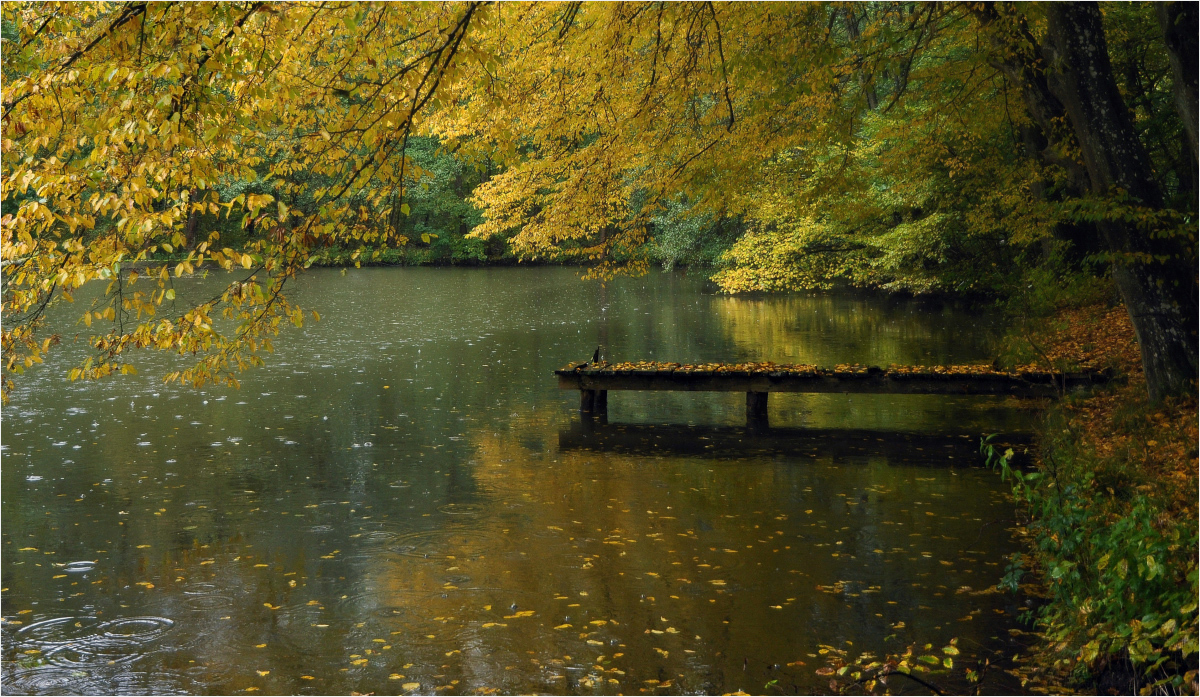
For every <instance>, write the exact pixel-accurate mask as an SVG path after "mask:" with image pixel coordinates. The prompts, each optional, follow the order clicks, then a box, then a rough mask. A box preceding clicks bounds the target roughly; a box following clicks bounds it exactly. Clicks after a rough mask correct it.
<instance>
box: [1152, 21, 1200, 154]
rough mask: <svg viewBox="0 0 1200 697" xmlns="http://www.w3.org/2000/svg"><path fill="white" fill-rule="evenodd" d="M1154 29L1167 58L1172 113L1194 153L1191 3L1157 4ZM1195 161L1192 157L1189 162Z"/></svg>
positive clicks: (1196, 25)
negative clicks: (1172, 85)
mask: <svg viewBox="0 0 1200 697" xmlns="http://www.w3.org/2000/svg"><path fill="white" fill-rule="evenodd" d="M1154 9H1155V12H1156V13H1157V14H1158V25H1159V27H1161V28H1162V33H1163V40H1164V41H1165V42H1166V44H1167V57H1168V58H1169V59H1170V60H1171V73H1172V75H1173V77H1174V83H1175V110H1176V111H1178V112H1179V118H1181V119H1183V128H1184V131H1186V132H1187V136H1188V145H1190V146H1191V152H1192V153H1193V155H1194V154H1195V153H1196V126H1197V123H1196V120H1197V114H1196V109H1197V106H1198V105H1197V100H1198V99H1200V96H1198V95H1200V92H1198V91H1197V88H1196V82H1197V76H1196V73H1197V72H1198V71H1200V61H1198V60H1197V46H1196V39H1197V34H1198V33H1200V19H1198V14H1200V13H1198V12H1197V10H1196V3H1194V2H1157V3H1155V4H1154ZM1192 159H1193V160H1194V159H1195V158H1194V157H1193V158H1192Z"/></svg>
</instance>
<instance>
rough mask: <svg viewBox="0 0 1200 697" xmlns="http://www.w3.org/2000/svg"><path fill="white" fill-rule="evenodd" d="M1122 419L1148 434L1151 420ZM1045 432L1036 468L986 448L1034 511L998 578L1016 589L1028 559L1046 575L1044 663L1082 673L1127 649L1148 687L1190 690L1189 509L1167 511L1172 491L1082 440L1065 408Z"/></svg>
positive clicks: (1193, 587)
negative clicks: (1019, 547)
mask: <svg viewBox="0 0 1200 697" xmlns="http://www.w3.org/2000/svg"><path fill="white" fill-rule="evenodd" d="M1134 411H1136V408H1135V410H1134ZM1131 413H1133V412H1132V411H1131ZM1193 413H1194V412H1193ZM1135 421H1136V419H1135ZM1127 428H1129V430H1130V431H1131V432H1135V431H1138V430H1139V429H1141V430H1142V431H1143V432H1142V433H1141V434H1140V435H1141V436H1143V437H1144V438H1145V437H1147V436H1148V435H1150V436H1152V435H1155V432H1154V431H1152V430H1150V429H1147V424H1142V425H1141V426H1137V425H1134V424H1132V423H1131V424H1129V425H1128V426H1127ZM1145 431H1150V432H1149V433H1146V432H1145ZM1043 432H1044V433H1045V434H1047V436H1048V439H1049V440H1048V442H1046V443H1044V444H1043V452H1044V462H1045V465H1044V466H1043V467H1042V468H1041V469H1040V470H1039V471H1034V472H1023V471H1021V470H1019V469H1016V468H1013V467H1011V466H1010V464H1009V463H1010V459H1011V458H1012V451H1011V450H1008V451H1006V452H1004V453H1000V452H999V451H998V450H997V449H996V448H995V447H994V446H993V445H992V444H991V443H990V442H987V441H985V442H984V444H983V450H984V453H985V454H986V455H987V457H988V460H989V462H991V463H992V464H993V466H994V467H995V468H996V469H998V470H1000V472H1001V476H1003V477H1004V478H1005V479H1006V480H1009V481H1011V482H1012V485H1013V493H1014V495H1015V496H1016V497H1017V499H1018V500H1019V501H1021V502H1022V503H1023V504H1024V505H1025V506H1027V508H1028V513H1029V516H1030V518H1031V519H1032V522H1031V523H1030V524H1029V526H1028V533H1029V536H1030V539H1031V541H1032V546H1031V548H1030V550H1029V551H1027V552H1022V553H1019V554H1017V555H1014V557H1013V560H1012V564H1011V565H1010V567H1009V570H1008V574H1007V576H1006V577H1005V582H1004V583H1005V585H1007V586H1008V587H1010V588H1012V589H1014V590H1015V588H1016V586H1017V584H1018V583H1019V582H1020V580H1021V578H1022V577H1023V576H1024V575H1025V574H1026V573H1028V572H1029V571H1030V570H1032V569H1036V570H1037V571H1039V572H1040V574H1041V576H1042V577H1043V581H1044V584H1045V588H1046V591H1047V592H1048V596H1049V597H1048V602H1046V603H1045V604H1044V605H1043V606H1042V607H1041V609H1040V611H1039V614H1038V617H1037V623H1038V625H1039V626H1040V627H1041V629H1043V630H1044V632H1045V640H1046V646H1047V650H1048V658H1049V659H1050V660H1051V661H1052V664H1051V666H1050V667H1052V668H1054V669H1056V670H1058V671H1067V672H1070V673H1071V674H1072V675H1073V677H1074V679H1075V680H1077V681H1084V680H1087V679H1089V678H1091V677H1092V674H1093V671H1094V670H1095V669H1097V668H1098V667H1101V666H1103V665H1104V663H1105V662H1106V661H1107V660H1108V659H1109V658H1110V657H1111V656H1114V655H1117V656H1122V655H1124V656H1128V658H1129V660H1130V661H1132V663H1133V664H1134V666H1136V667H1137V669H1138V670H1139V672H1140V673H1141V674H1142V676H1143V684H1145V685H1147V686H1148V687H1149V688H1150V689H1155V690H1164V689H1167V690H1171V691H1173V692H1178V691H1179V690H1181V689H1182V690H1186V689H1188V686H1190V684H1191V681H1192V680H1194V679H1195V675H1196V673H1195V664H1196V656H1197V612H1196V610H1197V580H1198V579H1197V561H1196V550H1197V545H1198V544H1200V539H1198V536H1197V529H1196V524H1195V520H1194V518H1190V517H1187V516H1183V517H1180V516H1173V515H1171V514H1170V512H1169V511H1170V508H1171V506H1170V503H1169V500H1168V499H1169V496H1168V495H1166V494H1165V492H1163V491H1162V490H1161V488H1160V487H1158V486H1155V484H1154V482H1151V481H1148V480H1147V474H1146V472H1145V471H1144V469H1142V468H1139V467H1137V466H1135V465H1133V464H1131V460H1130V459H1129V458H1125V457H1122V456H1121V455H1122V454H1117V455H1113V454H1105V453H1101V452H1097V451H1096V450H1095V449H1094V448H1091V447H1088V446H1086V445H1085V444H1084V441H1083V439H1081V438H1080V437H1079V434H1078V431H1077V430H1075V429H1074V428H1072V424H1071V423H1069V422H1068V421H1067V419H1066V417H1065V416H1064V413H1063V411H1062V410H1061V409H1058V410H1055V411H1054V412H1052V415H1051V417H1050V421H1049V423H1047V425H1046V428H1045V429H1044V431H1043ZM1132 435H1138V434H1136V433H1133V434H1132ZM1158 437H1160V438H1161V437H1162V436H1161V434H1159V435H1158ZM1143 442H1145V440H1143ZM1149 442H1151V443H1155V442H1156V441H1154V440H1153V439H1149Z"/></svg>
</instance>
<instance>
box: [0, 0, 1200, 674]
mask: <svg viewBox="0 0 1200 697" xmlns="http://www.w3.org/2000/svg"><path fill="white" fill-rule="evenodd" d="M1196 37H1197V16H1196V6H1195V5H1192V4H1187V3H1175V2H1169V3H1156V4H1150V3H1139V4H1117V3H1112V4H1108V3H1106V4H1093V3H1054V4H1046V5H1040V4H1038V5H1034V4H1010V3H939V4H932V3H886V2H882V3H865V4H850V3H846V4H843V3H821V4H786V5H781V4H773V3H764V4H747V5H726V4H713V3H690V4H672V3H613V4H589V3H564V4H539V3H529V4H521V3H513V4H499V5H496V4H486V3H461V4H431V5H410V4H385V3H381V4H373V3H344V4H328V3H326V4H320V5H316V4H306V3H261V2H230V3H192V4H169V3H142V2H107V3H96V4H89V5H73V4H69V3H54V2H46V3H42V2H37V3H32V2H31V3H16V2H15V3H6V4H5V5H4V8H3V45H4V53H3V66H2V69H3V78H4V87H3V101H2V108H3V122H2V126H0V128H2V133H3V140H2V153H3V158H4V168H3V190H2V193H0V195H2V198H3V201H4V214H3V220H2V226H0V233H2V239H0V241H2V252H3V303H4V305H3V309H4V314H5V326H4V328H3V350H4V354H5V356H4V380H5V385H6V388H5V394H6V395H7V391H8V385H11V380H13V379H18V378H17V376H19V374H20V373H21V372H22V371H23V370H25V369H26V368H29V367H32V366H33V365H34V364H36V363H38V362H40V361H41V360H42V356H43V355H44V354H45V353H46V352H48V351H51V350H53V348H54V346H55V344H56V343H57V342H58V340H59V337H57V336H54V335H50V334H47V333H46V332H45V331H44V330H43V329H42V324H41V320H42V319H43V317H44V314H45V311H46V308H47V307H48V306H49V305H50V304H51V303H54V302H58V301H59V300H60V299H70V297H71V293H73V292H74V291H75V290H76V289H78V288H79V287H80V286H82V285H84V284H85V283H88V282H90V281H94V280H97V279H99V280H102V281H105V282H107V283H108V284H109V287H108V292H107V293H106V294H105V295H104V297H103V298H102V299H101V300H100V301H98V302H97V304H95V305H94V306H91V307H87V308H82V307H81V308H78V310H77V311H78V312H79V314H80V321H81V322H82V323H83V324H84V325H86V327H87V328H88V331H89V332H90V333H91V335H90V338H89V341H90V342H91V345H92V347H93V348H94V352H93V355H92V356H91V357H90V358H88V359H87V360H86V361H85V362H84V363H83V364H81V365H79V366H78V367H76V368H75V369H74V370H73V371H72V374H71V377H72V378H73V379H76V378H99V377H104V376H106V375H110V374H113V373H116V372H124V371H129V370H131V367H130V366H129V365H128V363H127V362H126V361H125V360H124V359H123V356H124V355H125V354H126V352H127V351H130V350H134V349H160V350H166V351H172V352H176V353H178V354H180V355H182V356H187V357H189V361H190V362H189V363H188V365H186V366H184V367H181V368H180V369H179V370H177V371H175V372H173V373H171V374H169V375H167V376H166V377H167V379H168V380H178V381H181V382H185V383H191V384H196V385H199V384H203V383H205V382H209V381H220V382H227V383H230V384H237V377H236V376H237V374H238V372H239V371H241V370H244V369H246V368H249V367H251V366H253V365H257V364H259V363H261V361H262V358H261V354H262V352H264V351H270V350H271V348H272V346H273V342H274V341H275V337H276V336H277V335H278V334H279V331H280V328H281V327H282V326H284V325H285V324H287V323H288V322H291V323H294V324H301V323H303V322H304V321H305V318H306V314H305V312H304V310H303V308H300V307H299V306H297V305H295V304H293V303H292V302H290V301H289V300H288V296H287V293H286V292H285V291H286V288H287V284H288V283H289V282H290V281H291V280H292V279H294V278H295V276H296V275H297V274H298V273H300V272H302V270H303V269H304V268H307V267H309V266H311V265H314V264H362V263H406V264H408V263H471V264H475V263H478V264H483V263H514V262H517V261H521V262H551V263H574V264H581V265H584V266H586V267H587V268H588V269H589V275H590V276H591V277H592V278H598V279H601V280H603V279H608V278H611V277H612V276H613V275H615V274H622V273H629V274H639V273H644V272H645V271H646V270H647V269H648V268H649V267H650V265H651V264H663V265H665V266H668V267H670V266H674V265H688V266H694V267H706V268H710V269H711V273H712V274H713V278H714V280H715V281H716V283H718V284H719V285H720V286H721V287H722V288H723V289H724V290H726V291H728V292H751V291H754V292H763V291H768V292H769V291H784V290H797V289H829V288H840V287H856V288H870V289H878V290H882V291H890V292H905V293H942V294H957V295H964V296H970V297H973V298H975V299H977V300H986V301H989V302H993V301H994V302H999V303H1002V304H1004V305H1005V306H1006V307H1007V308H1008V309H1009V311H1010V315H1011V317H1012V318H1013V323H1014V327H1016V328H1015V329H1014V332H1013V336H1012V340H1011V341H1010V342H1009V350H1008V352H1007V353H1006V355H1004V356H1000V357H998V361H1000V362H1001V363H1008V364H1009V365H1014V364H1020V363H1025V362H1029V361H1041V362H1043V363H1046V364H1049V365H1050V366H1051V367H1055V368H1058V369H1069V368H1077V367H1084V366H1095V365H1098V364H1109V365H1112V366H1115V367H1118V368H1120V369H1121V370H1122V372H1123V374H1124V375H1126V376H1127V377H1128V380H1127V382H1126V383H1125V386H1124V387H1114V388H1112V389H1113V390H1115V391H1113V392H1109V393H1107V396H1105V395H1101V396H1098V397H1095V398H1094V399H1099V400H1101V401H1100V402H1093V401H1087V400H1084V401H1083V402H1073V401H1071V400H1067V401H1066V402H1065V403H1064V405H1063V406H1062V407H1061V408H1060V409H1058V410H1056V411H1055V412H1054V418H1059V419H1062V422H1063V423H1064V424H1066V427H1065V428H1062V429H1059V430H1060V431H1062V430H1065V431H1066V432H1067V433H1068V434H1069V437H1068V438H1066V439H1065V440H1064V439H1062V438H1059V437H1058V436H1055V438H1054V439H1047V440H1046V442H1045V444H1044V448H1045V450H1044V453H1043V464H1044V465H1045V467H1044V471H1043V472H1041V473H1039V475H1038V477H1040V478H1038V477H1035V478H1032V479H1031V478H1018V480H1017V487H1018V494H1019V495H1020V496H1021V497H1022V498H1023V500H1025V501H1026V502H1027V503H1028V504H1029V505H1030V507H1031V515H1033V520H1035V521H1037V522H1036V523H1035V524H1033V525H1031V526H1030V528H1029V529H1030V534H1031V536H1032V539H1033V543H1032V545H1033V547H1032V548H1033V549H1034V552H1033V553H1031V555H1029V556H1028V557H1027V558H1026V559H1025V560H1024V561H1021V560H1018V561H1017V562H1016V567H1015V569H1016V572H1019V571H1020V570H1021V569H1024V568H1035V569H1037V570H1039V573H1041V574H1042V578H1043V579H1044V580H1045V582H1046V583H1047V584H1048V585H1047V587H1048V588H1050V589H1051V590H1052V593H1051V596H1052V602H1050V603H1048V604H1047V605H1046V607H1047V608H1049V609H1047V610H1045V611H1044V612H1043V614H1042V618H1043V625H1042V628H1043V630H1044V631H1045V632H1046V636H1047V637H1050V638H1051V639H1052V641H1047V643H1046V647H1047V648H1046V656H1047V657H1048V658H1047V661H1046V663H1045V666H1043V667H1044V668H1045V670H1046V671H1049V673H1052V674H1055V675H1060V676H1061V675H1066V676H1068V677H1069V678H1070V679H1071V680H1074V681H1076V683H1077V684H1085V683H1086V681H1087V680H1100V678H1099V677H1097V676H1104V675H1113V674H1117V673H1120V670H1123V669H1122V668H1120V667H1121V666H1132V668H1129V669H1128V670H1127V671H1126V672H1128V673H1131V674H1136V675H1139V676H1142V677H1141V678H1138V680H1142V682H1138V683H1137V684H1138V685H1139V686H1149V687H1147V689H1157V690H1167V689H1170V690H1183V691H1186V690H1187V689H1192V690H1194V689H1195V687H1194V686H1195V675H1196V673H1195V657H1196V654H1197V647H1196V639H1195V633H1196V603H1195V599H1196V583H1197V571H1196V534H1195V520H1196V512H1195V502H1194V501H1192V502H1191V503H1188V502H1186V501H1181V500H1177V499H1176V498H1173V496H1172V495H1169V494H1170V492H1164V491H1162V490H1161V489H1160V488H1155V487H1154V486H1153V482H1154V478H1155V477H1157V476H1160V475H1161V474H1162V473H1163V472H1172V473H1175V474H1179V475H1181V476H1183V480H1182V481H1183V484H1184V485H1185V487H1186V486H1192V488H1191V490H1194V488H1195V487H1194V481H1195V463H1196V449H1195V431H1194V428H1192V429H1191V430H1189V429H1188V428H1186V427H1185V428H1183V429H1182V430H1178V429H1174V427H1173V426H1170V424H1176V423H1183V424H1185V426H1186V424H1188V423H1191V424H1192V425H1193V426H1194V421H1195V406H1194V405H1195V389H1196V374H1197V357H1196V356H1197V343H1196V337H1197V326H1196V325H1197V315H1198V312H1197V285H1196V283H1197V278H1196V268H1197V256H1196V227H1197V226H1196V205H1197V144H1196V143H1197V136H1196V130H1197V114H1196V108H1197V90H1196V87H1197V85H1196V82H1197V80H1196V76H1197V53H1196V50H1197V46H1196V43H1197V42H1196ZM214 266H219V267H223V268H225V269H227V270H229V271H232V272H236V273H237V275H236V277H235V280H232V281H231V282H230V283H229V285H228V287H227V289H226V290H225V292H224V293H222V294H221V295H219V296H217V297H214V298H212V299H210V300H208V301H205V302H202V303H199V304H195V305H188V306H184V305H182V304H180V303H177V302H176V301H175V291H174V288H173V283H174V279H176V278H179V277H182V276H185V275H188V274H192V273H194V272H196V271H197V270H199V269H202V268H205V267H214ZM307 316H311V315H307ZM1080 337H1093V338H1091V339H1087V338H1080ZM1122 347H1129V348H1130V350H1132V351H1133V352H1134V355H1133V356H1132V358H1130V355H1129V354H1127V353H1122ZM192 357H194V358H192ZM1103 400H1108V402H1107V404H1108V407H1103V404H1105V403H1106V402H1104V401H1103ZM1098 405H1100V406H1098ZM1118 407H1119V408H1118ZM1160 417H1161V418H1160ZM1163 424H1167V425H1163ZM1173 429H1174V430H1173ZM1049 432H1051V431H1048V433H1049ZM1119 434H1126V435H1128V436H1129V437H1128V438H1125V436H1120V437H1118V435H1119ZM1139 434H1140V435H1139ZM1171 434H1173V435H1171ZM1135 436H1136V437H1135ZM1189 439H1190V442H1189ZM1121 443H1124V445H1120V444H1121ZM1151 443H1153V445H1151ZM1147 454H1148V455H1147ZM1147 456H1153V457H1154V458H1156V459H1155V461H1154V463H1151V464H1147V463H1146V462H1144V460H1145V457H1147ZM997 458H998V463H997V464H998V466H1003V464H1002V463H1001V462H999V460H1003V455H1002V454H1000V455H997ZM1060 462H1061V463H1065V464H1062V465H1061V466H1060V465H1058V464H1053V463H1060ZM1106 463H1107V464H1106ZM1014 476H1015V475H1014ZM1064 490H1065V491H1066V492H1068V493H1067V494H1064V493H1063V492H1064ZM1079 502H1083V505H1082V506H1080V505H1079ZM1114 530H1115V531H1116V532H1113V531H1114ZM1189 530H1190V531H1189ZM1068 533H1069V534H1068ZM1106 549H1118V550H1121V553H1120V555H1118V556H1112V554H1111V553H1110V554H1106V553H1105V550H1106ZM1180 550H1185V553H1181V551H1180ZM1187 550H1190V551H1187ZM1118 557H1119V558H1118ZM1023 564H1024V566H1022V565H1023ZM1017 576H1019V573H1017ZM847 665H851V664H847ZM875 669H878V667H876V668H875ZM1114 671H1115V673H1114ZM859 672H861V671H859ZM1064 680H1065V678H1064ZM1081 681H1082V682H1081ZM1097 684H1098V683H1097ZM1189 686H1190V687H1189Z"/></svg>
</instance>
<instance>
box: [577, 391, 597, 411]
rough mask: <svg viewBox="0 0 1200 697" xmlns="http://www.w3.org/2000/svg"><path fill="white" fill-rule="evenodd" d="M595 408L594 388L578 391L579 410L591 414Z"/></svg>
mask: <svg viewBox="0 0 1200 697" xmlns="http://www.w3.org/2000/svg"><path fill="white" fill-rule="evenodd" d="M595 408H596V390H580V391H579V411H580V412H581V413H583V414H591V413H592V412H593V411H594V410H595Z"/></svg>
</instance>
